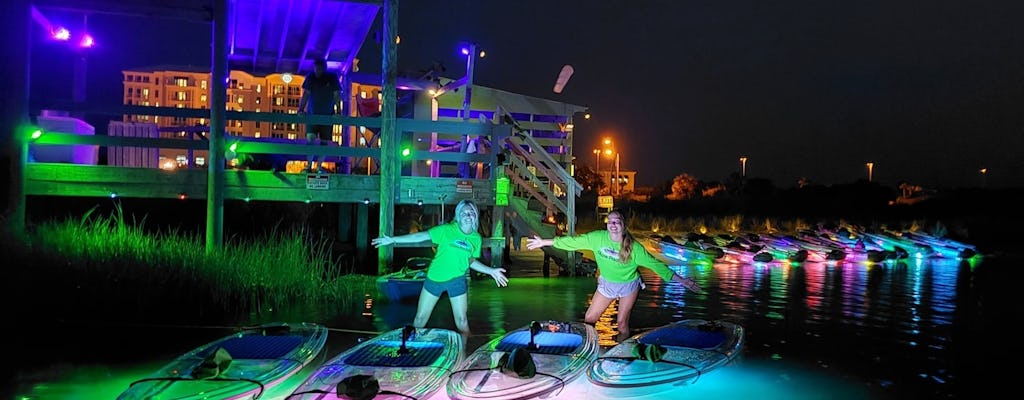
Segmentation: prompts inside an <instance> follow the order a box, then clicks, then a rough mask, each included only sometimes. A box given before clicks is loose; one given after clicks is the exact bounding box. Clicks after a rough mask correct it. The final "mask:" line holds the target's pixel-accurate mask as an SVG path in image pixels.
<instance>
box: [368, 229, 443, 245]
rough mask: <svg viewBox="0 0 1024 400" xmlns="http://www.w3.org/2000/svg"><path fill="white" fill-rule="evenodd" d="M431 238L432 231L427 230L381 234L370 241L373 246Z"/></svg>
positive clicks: (415, 241)
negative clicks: (393, 234) (394, 234)
mask: <svg viewBox="0 0 1024 400" xmlns="http://www.w3.org/2000/svg"><path fill="white" fill-rule="evenodd" d="M427 240H430V233H428V232H427V231H422V232H416V233H410V234H406V235H399V236H386V235H385V236H381V237H379V238H374V239H373V240H371V241H370V244H372V245H373V247H380V246H388V245H392V244H395V243H419V242H423V241H427Z"/></svg>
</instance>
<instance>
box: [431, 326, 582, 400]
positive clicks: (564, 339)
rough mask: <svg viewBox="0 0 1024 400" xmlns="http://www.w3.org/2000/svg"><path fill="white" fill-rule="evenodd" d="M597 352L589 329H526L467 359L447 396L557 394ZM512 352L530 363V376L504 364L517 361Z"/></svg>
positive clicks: (508, 398) (452, 378)
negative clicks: (513, 360)
mask: <svg viewBox="0 0 1024 400" xmlns="http://www.w3.org/2000/svg"><path fill="white" fill-rule="evenodd" d="M531 327H532V329H531ZM523 350H525V352H524V351H523ZM599 351H600V347H599V346H598V337H597V331H596V330H594V327H593V326H590V325H587V324H584V323H580V322H557V321H547V322H538V323H536V326H534V324H530V325H527V326H525V327H522V328H519V329H517V330H514V331H512V332H508V333H506V334H504V335H502V336H500V337H497V338H495V339H492V340H491V341H490V342H487V343H486V344H484V345H483V346H480V347H479V348H478V349H477V350H476V351H474V352H473V354H470V355H469V356H468V357H466V361H465V362H463V363H462V365H461V366H460V367H459V368H458V370H456V371H455V372H453V373H452V374H451V376H450V377H449V379H448V386H447V389H448V397H451V398H452V399H502V400H511V399H528V398H534V397H542V396H547V395H556V394H557V393H558V392H559V391H561V389H562V388H563V387H564V386H565V385H566V384H567V383H569V382H570V381H572V380H573V379H575V378H577V377H579V376H580V375H582V374H583V372H584V371H585V370H586V368H587V366H589V365H590V363H591V362H593V361H594V360H595V359H596V358H597V354H598V352H599ZM513 352H516V353H518V355H519V356H520V357H522V360H524V361H528V362H529V364H530V366H529V368H528V369H529V370H528V371H527V370H520V371H517V370H516V369H517V368H514V367H513V366H512V365H511V363H509V362H508V360H509V359H510V358H511V359H515V358H516V357H513V356H512V354H513Z"/></svg>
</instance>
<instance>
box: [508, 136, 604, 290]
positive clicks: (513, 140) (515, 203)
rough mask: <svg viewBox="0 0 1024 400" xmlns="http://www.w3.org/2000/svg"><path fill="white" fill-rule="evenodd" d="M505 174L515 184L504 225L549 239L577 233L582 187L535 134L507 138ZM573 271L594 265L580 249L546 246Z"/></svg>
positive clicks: (550, 252)
mask: <svg viewBox="0 0 1024 400" xmlns="http://www.w3.org/2000/svg"><path fill="white" fill-rule="evenodd" d="M503 147H504V149H505V156H506V158H507V159H506V161H507V163H506V164H507V165H506V168H505V173H506V176H507V177H508V178H509V181H510V183H511V186H512V192H511V193H510V196H509V203H508V206H507V207H505V225H506V226H508V227H509V228H510V229H515V231H516V232H518V233H519V235H520V236H523V237H527V238H529V237H532V236H534V235H536V236H540V237H542V238H545V239H548V238H553V237H556V236H562V235H575V234H576V198H577V197H579V196H580V193H581V192H582V190H583V187H582V186H581V185H580V184H579V183H578V182H576V180H575V179H574V178H573V177H572V176H571V175H570V174H569V172H568V171H566V170H565V168H564V167H563V166H562V165H561V164H559V163H558V162H556V161H555V160H554V159H553V158H552V157H551V155H550V154H548V152H547V151H545V150H544V148H543V147H542V146H541V145H540V144H538V143H537V142H536V141H535V140H534V139H533V137H532V136H530V135H529V134H528V133H525V132H523V131H521V130H518V129H517V131H516V132H514V133H513V135H511V136H509V137H508V138H506V139H505V146H503ZM544 252H545V255H547V256H549V257H551V258H552V259H554V260H555V262H556V263H558V264H559V265H560V266H561V267H562V268H564V269H567V270H568V271H569V274H570V275H579V274H583V273H585V272H587V270H590V271H591V272H592V270H593V268H592V266H590V265H587V262H586V261H585V260H584V259H583V257H582V253H580V252H578V251H577V252H568V251H565V250H559V249H555V248H553V247H551V246H548V247H545V248H544Z"/></svg>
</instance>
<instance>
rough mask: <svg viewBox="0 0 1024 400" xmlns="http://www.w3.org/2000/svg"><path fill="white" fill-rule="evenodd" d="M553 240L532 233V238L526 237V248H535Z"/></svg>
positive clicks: (548, 244) (547, 244) (546, 244)
mask: <svg viewBox="0 0 1024 400" xmlns="http://www.w3.org/2000/svg"><path fill="white" fill-rule="evenodd" d="M553 242H554V241H553V240H551V239H541V238H540V236H537V235H533V237H532V238H529V239H526V248H527V249H530V250H536V249H539V248H541V247H544V246H550V245H551V243H553Z"/></svg>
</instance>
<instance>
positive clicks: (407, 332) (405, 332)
mask: <svg viewBox="0 0 1024 400" xmlns="http://www.w3.org/2000/svg"><path fill="white" fill-rule="evenodd" d="M413 336H416V328H415V327H413V326H412V325H406V326H405V328H402V346H401V347H399V348H398V354H407V353H409V348H407V347H405V342H407V341H409V339H411V338H412V337H413Z"/></svg>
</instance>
